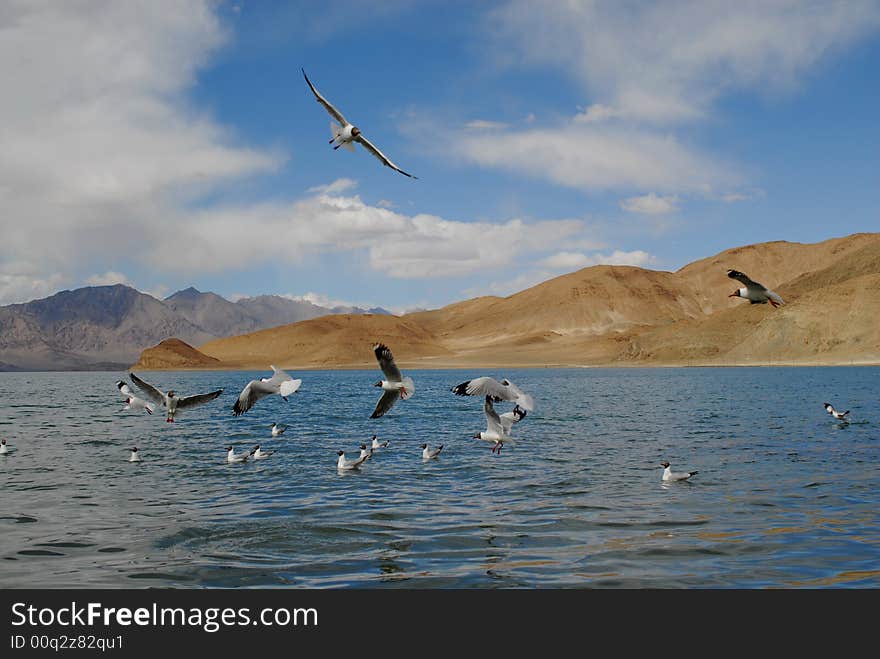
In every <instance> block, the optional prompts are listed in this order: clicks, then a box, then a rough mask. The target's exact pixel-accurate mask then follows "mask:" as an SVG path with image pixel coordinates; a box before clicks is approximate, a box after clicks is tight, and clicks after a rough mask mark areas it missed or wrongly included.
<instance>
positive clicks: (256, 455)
mask: <svg viewBox="0 0 880 659" xmlns="http://www.w3.org/2000/svg"><path fill="white" fill-rule="evenodd" d="M274 452H275V451H264V450H262V449H261V448H260V445H259V444H257V445H256V446H255V447H254V450H253V451H251V457H252V458H253V459H254V460H265V459H266V458H268V457H269V456H270V455H272V454H273V453H274Z"/></svg>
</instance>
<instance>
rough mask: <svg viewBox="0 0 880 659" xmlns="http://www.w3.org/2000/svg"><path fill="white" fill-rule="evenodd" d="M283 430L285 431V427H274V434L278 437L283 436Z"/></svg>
mask: <svg viewBox="0 0 880 659" xmlns="http://www.w3.org/2000/svg"><path fill="white" fill-rule="evenodd" d="M285 430H287V426H275V432H276V433H277V434H279V435H283V434H284V431H285Z"/></svg>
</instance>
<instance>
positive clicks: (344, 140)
mask: <svg viewBox="0 0 880 659" xmlns="http://www.w3.org/2000/svg"><path fill="white" fill-rule="evenodd" d="M302 72H303V77H304V78H305V79H306V83H307V84H308V85H309V89H311V90H312V93H313V94H314V95H315V99H317V101H318V103H320V104H321V105H323V106H324V109H325V110H327V112H329V113H330V116H331V117H333V119H334V121H331V122H330V134H331V135H333V139H331V140H330V144H333V143H334V142H337V144H336V145H335V146H334V147H333V150H334V151H335V150H336V149H338V148H339V147H341V146H344V147H345V148H346V149H348V150H349V151H354V144H353V143H354V142H358V143H360V145H361V146H362V147H364V148H365V149H366V150H367V151H369V152H370V153H372V154H373V155H374V156H376V157H377V158H378V159H379V160H381V161H382V164H383V165H385V166H386V167H390V168H391V169H394V170H396V171H398V172H400V173H401V174H403V175H404V176H409V177H410V178H418V176H413V175H412V174H408V173H407V172H405V171H403V170H402V169H401V168H400V167H398V166H397V165H395V164H394V163H393V162H391V160H389V159H388V156H386V155H385V154H384V153H382V152H381V151H379V149H377V148H376V147H375V146H374V145H373V143H372V142H370V140H368V139H367V138H366V137H364V134H363V133H361V129H360V128H358V127H357V126H352V125H351V124H350V123H349V122H348V120H347V119H346V118H345V117H343V116H342V113H341V112H340V111H339V110H337V109H336V108H335V107H333V105H332V104H331V103H330V101H328V100H327V99H326V98H324V97H323V96H321V94H320V93H319V92H318V90H317V89H315V86H314V85H313V84H312V81H311V80H309V77H308V76H307V75H306V71H305V69H302ZM337 122H338V123H337Z"/></svg>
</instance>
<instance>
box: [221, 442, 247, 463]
mask: <svg viewBox="0 0 880 659" xmlns="http://www.w3.org/2000/svg"><path fill="white" fill-rule="evenodd" d="M249 457H251V454H250V453H236V452H235V449H233V448H232V447H231V446H227V447H226V462H246V461H247V459H248V458H249Z"/></svg>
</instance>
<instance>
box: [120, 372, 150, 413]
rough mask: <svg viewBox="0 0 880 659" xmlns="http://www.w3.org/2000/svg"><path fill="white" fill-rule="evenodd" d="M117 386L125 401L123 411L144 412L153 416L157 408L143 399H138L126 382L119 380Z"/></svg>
mask: <svg viewBox="0 0 880 659" xmlns="http://www.w3.org/2000/svg"><path fill="white" fill-rule="evenodd" d="M116 386H117V387H118V388H119V391H120V393H121V394H122V396H123V398H124V399H125V407H123V408H122V411H123V412H125V411H127V410H144V411H145V412H146V413H147V414H152V413H153V410H154V409H155V407H154V406H153V405H151V404H150V403H148V402H147V401H145V400H144V399H143V398H138V397H137V396H135V395H134V392H133V391H132V390H131V387H129V386H128V383H126V382H125V381H124V380H117V381H116Z"/></svg>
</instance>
